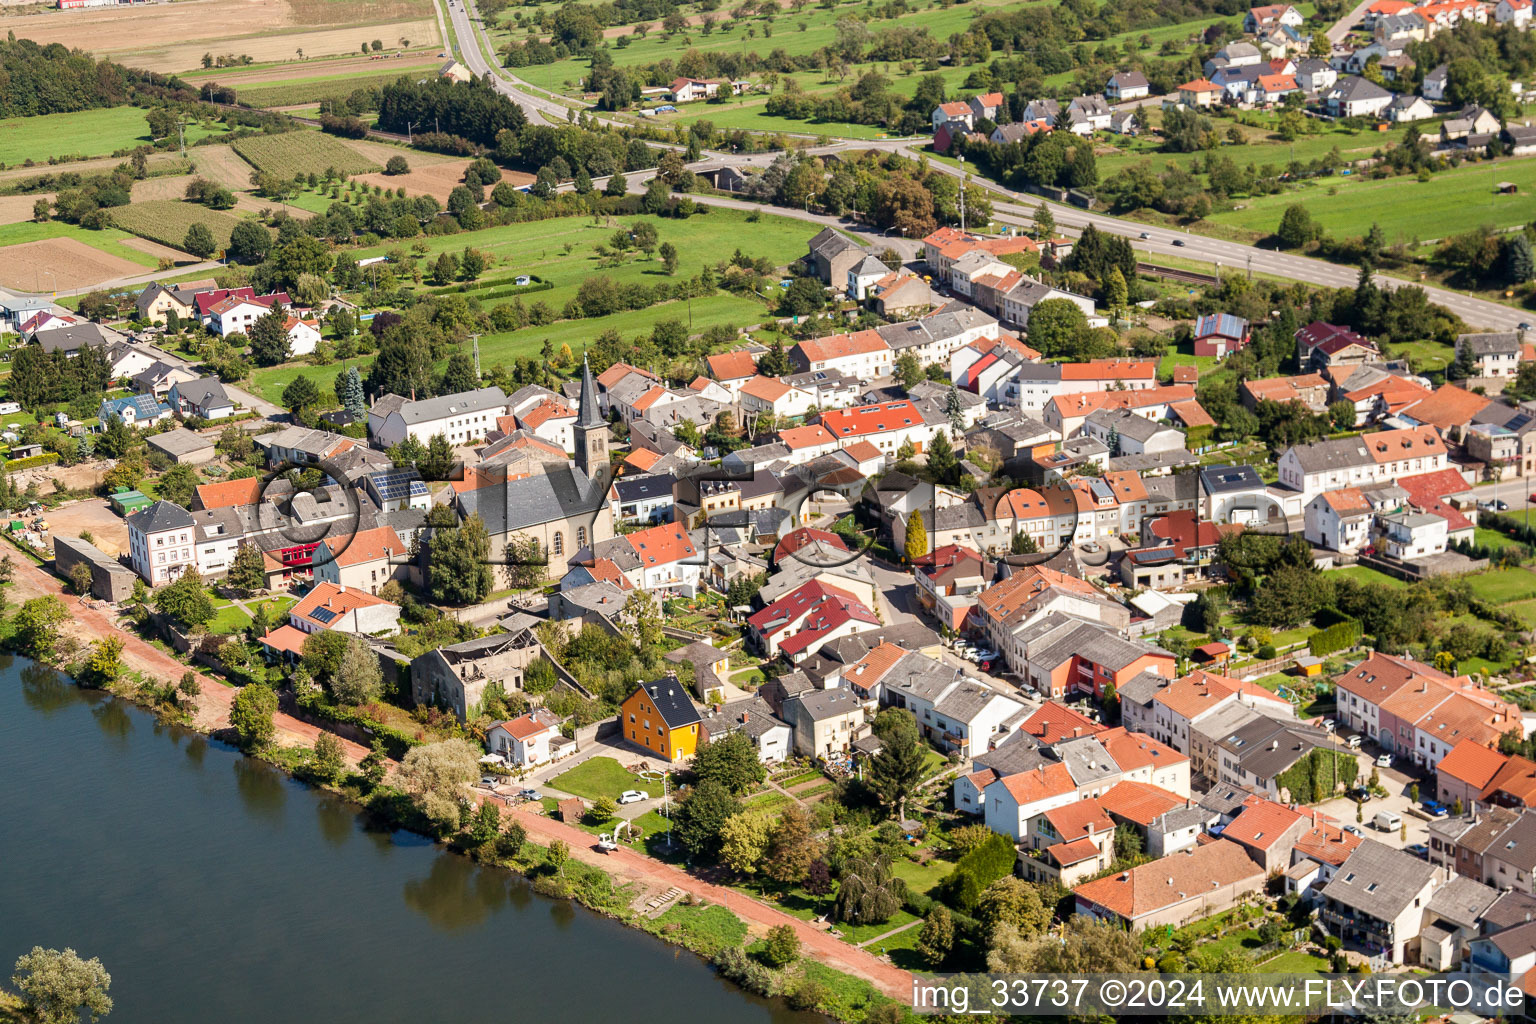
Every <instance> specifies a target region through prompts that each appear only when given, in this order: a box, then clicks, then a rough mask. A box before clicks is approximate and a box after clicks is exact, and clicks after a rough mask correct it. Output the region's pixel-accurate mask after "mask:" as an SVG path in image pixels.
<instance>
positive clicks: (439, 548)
mask: <svg viewBox="0 0 1536 1024" xmlns="http://www.w3.org/2000/svg"><path fill="white" fill-rule="evenodd" d="M490 555H491V540H490V535H489V534H487V533H486V530H485V521H484V520H483V519H481V518H480V516H479V515H471V516H470V517H469V518H468V519H466V520H464V521H463V522H462V523H461V524H459V527H458V529H440V530H438V531H437V532H436V533H434V534H433V535H432V539H431V541H430V542H429V543H428V556H427V567H428V569H427V575H428V579H429V583H430V587H431V591H432V599H433V600H434V601H440V602H442V603H444V604H457V605H465V604H476V603H478V602H480V601H484V600H485V595H487V594H489V593H490V592H491V586H492V584H493V582H494V578H493V574H492V572H491V567H490V565H489V559H490Z"/></svg>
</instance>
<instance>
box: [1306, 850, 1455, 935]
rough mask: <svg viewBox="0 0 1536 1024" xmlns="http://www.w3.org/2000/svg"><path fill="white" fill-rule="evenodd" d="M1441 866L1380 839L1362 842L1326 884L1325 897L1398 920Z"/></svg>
mask: <svg viewBox="0 0 1536 1024" xmlns="http://www.w3.org/2000/svg"><path fill="white" fill-rule="evenodd" d="M1438 870H1439V869H1438V868H1436V867H1435V866H1434V865H1433V864H1429V863H1426V862H1425V861H1422V860H1420V859H1419V858H1417V857H1415V856H1413V855H1412V854H1410V853H1404V852H1403V851H1402V850H1394V849H1392V848H1391V847H1389V846H1384V845H1382V844H1381V843H1378V842H1374V841H1373V842H1365V843H1361V844H1360V845H1359V846H1358V847H1356V848H1355V851H1354V852H1353V853H1351V854H1350V855H1349V857H1348V859H1346V860H1345V861H1344V863H1343V865H1341V866H1340V867H1339V870H1338V871H1337V872H1335V873H1334V876H1333V879H1332V880H1331V881H1330V882H1329V883H1328V884H1327V885H1326V886H1324V887H1323V897H1324V898H1325V899H1333V900H1338V901H1339V902H1340V903H1342V904H1344V905H1345V906H1346V907H1351V908H1353V909H1355V910H1358V911H1362V912H1363V913H1366V914H1369V915H1370V916H1371V917H1374V918H1376V919H1377V920H1380V921H1395V920H1396V919H1397V916H1398V914H1400V913H1402V912H1403V910H1405V909H1406V908H1407V906H1408V904H1409V903H1410V902H1411V901H1412V900H1413V899H1414V898H1415V897H1416V896H1418V895H1419V893H1420V892H1422V891H1423V890H1424V888H1425V886H1427V885H1429V884H1430V883H1431V882H1433V881H1434V879H1435V877H1436V872H1437V871H1438Z"/></svg>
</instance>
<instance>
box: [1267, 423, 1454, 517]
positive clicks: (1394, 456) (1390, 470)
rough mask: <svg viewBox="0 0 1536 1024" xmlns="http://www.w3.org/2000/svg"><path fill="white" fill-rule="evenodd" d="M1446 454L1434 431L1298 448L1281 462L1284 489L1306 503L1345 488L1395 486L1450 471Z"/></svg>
mask: <svg viewBox="0 0 1536 1024" xmlns="http://www.w3.org/2000/svg"><path fill="white" fill-rule="evenodd" d="M1446 460H1447V454H1446V448H1445V443H1444V442H1443V441H1442V440H1441V438H1440V434H1439V432H1438V431H1437V430H1435V429H1434V428H1433V427H1409V428H1405V429H1401V430H1383V431H1379V432H1377V433H1374V434H1360V435H1357V436H1354V437H1345V438H1337V439H1333V440H1328V441H1314V442H1312V443H1310V444H1305V445H1293V446H1292V447H1290V448H1288V449H1286V451H1285V452H1284V454H1282V455H1281V456H1280V459H1279V470H1280V484H1281V485H1282V486H1284V487H1289V488H1291V489H1292V490H1296V491H1300V492H1302V494H1303V496H1304V500H1305V499H1308V498H1310V497H1311V496H1313V495H1315V494H1320V493H1322V492H1323V491H1327V490H1336V489H1338V488H1341V487H1358V486H1361V485H1370V484H1380V483H1390V482H1392V481H1394V480H1399V481H1400V480H1401V479H1402V478H1404V477H1408V476H1418V475H1423V474H1429V473H1435V472H1438V471H1440V470H1443V469H1445V468H1446Z"/></svg>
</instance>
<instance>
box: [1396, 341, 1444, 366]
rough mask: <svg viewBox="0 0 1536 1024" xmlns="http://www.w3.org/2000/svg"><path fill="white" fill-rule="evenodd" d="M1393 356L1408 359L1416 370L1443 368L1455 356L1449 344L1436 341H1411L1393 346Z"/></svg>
mask: <svg viewBox="0 0 1536 1024" xmlns="http://www.w3.org/2000/svg"><path fill="white" fill-rule="evenodd" d="M1392 354H1393V355H1394V356H1402V357H1405V358H1406V359H1407V360H1408V363H1409V365H1410V366H1412V367H1413V368H1414V370H1416V371H1420V372H1422V371H1425V370H1443V369H1445V368H1446V367H1447V366H1449V365H1451V360H1452V359H1454V358H1456V350H1455V349H1454V348H1452V347H1451V346H1450V345H1442V344H1441V343H1440V342H1438V341H1429V340H1424V341H1411V342H1408V343H1407V344H1404V345H1396V346H1394V347H1393V352H1392Z"/></svg>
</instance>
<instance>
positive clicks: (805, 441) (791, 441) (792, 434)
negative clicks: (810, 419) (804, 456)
mask: <svg viewBox="0 0 1536 1024" xmlns="http://www.w3.org/2000/svg"><path fill="white" fill-rule="evenodd" d="M779 440H780V441H783V442H784V443H785V444H786V445H788V446H789V450H790V451H799V450H800V449H801V448H815V447H817V446H818V445H824V444H836V443H837V438H835V437H833V436H832V434H831V433H830V432H829V431H828V430H827V428H826V427H823V426H822V425H821V424H819V423H812V424H811V425H810V426H806V427H790V428H789V429H788V430H781V431H779Z"/></svg>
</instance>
